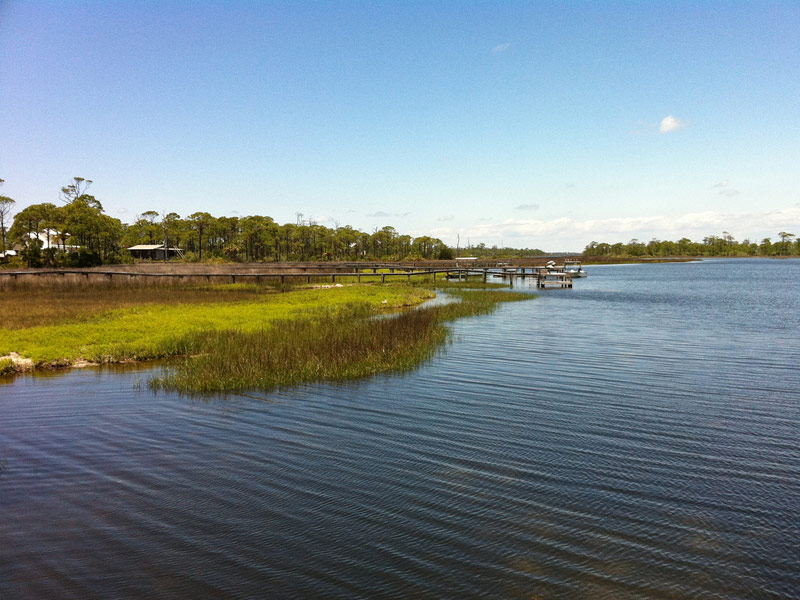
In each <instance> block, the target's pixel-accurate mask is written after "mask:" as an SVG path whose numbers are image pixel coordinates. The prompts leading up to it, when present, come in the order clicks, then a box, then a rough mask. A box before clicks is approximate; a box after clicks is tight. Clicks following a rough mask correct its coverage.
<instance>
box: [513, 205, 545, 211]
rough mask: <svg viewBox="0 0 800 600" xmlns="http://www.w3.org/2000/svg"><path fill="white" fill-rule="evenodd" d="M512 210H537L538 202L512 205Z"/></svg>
mask: <svg viewBox="0 0 800 600" xmlns="http://www.w3.org/2000/svg"><path fill="white" fill-rule="evenodd" d="M514 210H539V205H538V204H519V205H517V206H515V207H514Z"/></svg>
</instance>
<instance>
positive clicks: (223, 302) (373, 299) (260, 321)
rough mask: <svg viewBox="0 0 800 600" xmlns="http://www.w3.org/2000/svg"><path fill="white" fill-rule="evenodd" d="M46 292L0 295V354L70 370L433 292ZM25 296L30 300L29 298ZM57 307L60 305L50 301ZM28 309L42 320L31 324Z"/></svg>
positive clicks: (237, 288) (245, 288) (388, 288)
mask: <svg viewBox="0 0 800 600" xmlns="http://www.w3.org/2000/svg"><path fill="white" fill-rule="evenodd" d="M62 292H63V294H61V295H57V296H56V297H55V298H53V297H52V296H49V295H48V294H47V293H44V294H33V295H29V294H22V295H14V296H15V297H13V298H12V299H10V300H9V299H8V298H6V295H5V294H4V295H3V301H4V309H3V310H4V311H5V313H4V314H7V315H8V316H9V318H8V321H9V322H8V323H7V321H5V320H4V321H2V329H0V356H3V355H7V354H9V353H11V352H17V353H18V354H19V355H21V356H22V357H24V358H30V359H32V360H33V361H34V363H35V364H36V365H37V366H40V367H41V366H67V365H69V364H71V363H74V362H75V361H79V360H87V361H90V362H119V361H125V360H145V359H153V358H163V357H168V356H174V355H182V354H187V353H193V352H194V351H195V349H194V347H193V346H191V345H187V340H191V339H196V337H197V336H198V335H201V334H204V333H210V332H213V331H216V330H231V331H239V332H248V331H260V330H262V329H264V328H266V327H269V324H270V323H271V322H273V321H279V320H288V319H294V318H301V317H305V316H307V314H308V312H309V311H317V310H326V309H328V310H334V311H335V310H340V309H344V308H345V307H348V306H350V305H352V304H354V303H357V304H366V305H369V306H370V307H371V310H374V311H381V310H386V309H390V308H399V307H403V306H410V305H414V304H419V303H420V302H422V301H423V300H425V299H426V298H429V297H431V296H432V295H433V294H432V292H430V291H429V290H426V289H423V288H415V287H410V286H398V285H385V286H375V285H362V286H344V287H336V288H327V289H298V290H295V291H291V292H289V293H282V294H278V293H275V292H274V291H272V290H270V289H268V288H266V289H265V288H261V287H259V286H255V285H248V284H236V285H230V286H207V288H203V287H199V288H198V287H190V286H185V287H163V288H161V287H154V288H153V289H149V288H144V289H135V288H133V289H124V292H120V291H119V290H115V289H113V288H111V287H109V288H107V289H104V288H102V287H101V288H96V287H92V288H90V289H85V288H84V289H68V290H62ZM26 299H27V301H26ZM56 302H58V303H59V306H57V307H51V306H49V304H50V303H56ZM17 311H27V312H30V313H31V314H33V315H36V316H37V317H38V319H37V321H38V322H36V321H35V323H37V324H32V323H31V318H30V316H27V317H22V316H21V315H19V314H17Z"/></svg>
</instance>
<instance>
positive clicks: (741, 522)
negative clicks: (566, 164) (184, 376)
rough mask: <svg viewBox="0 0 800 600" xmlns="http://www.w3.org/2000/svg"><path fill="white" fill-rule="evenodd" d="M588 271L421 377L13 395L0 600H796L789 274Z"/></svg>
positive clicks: (466, 339)
mask: <svg viewBox="0 0 800 600" xmlns="http://www.w3.org/2000/svg"><path fill="white" fill-rule="evenodd" d="M588 271H589V278H588V279H585V280H582V281H578V282H576V285H575V288H574V289H572V290H548V291H546V292H544V293H543V294H542V296H541V298H540V299H538V300H535V301H533V302H526V303H515V304H510V305H506V306H503V307H502V308H501V309H500V311H499V312H498V313H496V314H494V315H491V316H487V317H480V318H475V319H470V320H465V321H461V322H458V323H456V324H455V326H454V330H455V340H454V343H453V345H451V346H449V347H448V348H447V349H446V350H445V351H444V352H443V353H441V355H440V356H438V357H437V358H436V359H435V360H434V361H433V362H432V363H430V364H428V365H426V366H424V367H423V368H420V369H419V370H417V371H415V372H413V373H411V374H408V375H405V376H387V377H377V378H373V379H369V380H365V381H361V382H353V383H348V384H345V385H314V386H307V387H303V388H299V389H293V390H287V391H283V392H279V393H273V394H268V395H266V394H262V395H258V394H256V395H252V396H237V397H234V398H229V399H225V400H221V399H216V400H200V399H191V398H185V397H183V398H182V397H179V396H176V395H168V394H159V395H152V394H151V393H149V392H147V391H137V390H136V389H135V383H136V381H139V380H142V381H144V380H146V378H147V377H148V372H147V370H144V369H142V370H139V371H123V372H113V371H108V370H106V371H99V372H98V371H92V370H84V371H74V372H71V373H68V374H61V375H58V376H51V377H35V378H34V377H26V378H20V379H17V380H15V381H14V382H13V383H7V384H5V385H0V459H3V458H4V459H5V466H4V469H3V471H2V473H1V474H0V598H2V599H3V600H10V599H13V598H47V599H51V598H174V597H184V598H211V597H214V598H217V597H232V598H250V597H264V598H267V597H269V598H479V597H480V598H528V599H530V598H593V599H594V598H725V599H731V598H800V547H799V546H798V544H800V369H799V368H798V365H800V335H798V334H799V333H800V261H760V260H754V261H710V262H704V263H699V264H674V265H635V266H609V267H589V268H588ZM525 286H527V283H526V284H525ZM523 289H527V288H523Z"/></svg>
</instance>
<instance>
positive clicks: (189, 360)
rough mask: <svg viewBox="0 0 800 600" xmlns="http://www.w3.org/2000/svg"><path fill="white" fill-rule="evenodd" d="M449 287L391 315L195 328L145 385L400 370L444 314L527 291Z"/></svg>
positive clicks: (246, 384) (210, 388)
mask: <svg viewBox="0 0 800 600" xmlns="http://www.w3.org/2000/svg"><path fill="white" fill-rule="evenodd" d="M452 294H453V295H456V296H458V298H459V299H460V302H455V303H450V304H445V305H438V306H430V307H422V308H418V309H415V310H409V311H405V312H403V313H400V314H398V315H397V316H395V317H394V318H391V319H377V320H376V319H369V318H367V317H368V316H369V315H370V314H374V313H373V312H371V311H370V310H369V308H368V307H365V306H351V307H348V308H347V309H346V310H340V311H338V312H330V311H327V312H322V313H316V314H311V313H309V314H307V315H305V316H304V317H303V318H298V319H294V320H292V321H285V322H275V323H273V324H272V326H271V327H269V328H266V329H262V330H259V331H251V332H239V331H215V332H213V333H211V334H208V335H206V334H195V335H192V336H190V337H189V338H188V339H186V340H185V342H184V343H185V345H186V346H187V347H191V348H194V349H196V352H197V353H198V355H197V356H191V357H186V358H183V359H182V360H181V361H180V362H179V363H178V364H177V365H175V366H172V367H167V368H165V369H164V370H163V372H162V373H161V375H160V376H158V377H154V378H152V379H151V380H150V381H149V383H148V385H149V386H150V388H152V389H167V390H176V391H178V392H181V393H223V394H224V393H229V392H236V391H244V390H272V389H274V388H277V387H282V386H289V385H296V384H298V383H302V382H313V381H320V380H342V379H353V378H358V377H364V376H368V375H373V374H376V373H381V372H387V371H405V370H408V369H412V368H414V367H416V366H418V365H419V364H421V363H423V362H424V361H425V360H427V359H429V358H430V357H431V356H433V354H434V353H435V352H436V351H437V349H439V348H440V347H441V346H442V344H443V343H445V342H446V341H447V340H448V339H449V330H448V329H447V327H446V326H445V323H446V322H447V321H452V320H454V319H458V318H462V317H466V316H474V315H480V314H486V313H490V312H492V311H494V310H495V309H496V308H497V306H498V304H499V303H501V302H511V301H518V300H526V299H530V298H532V297H533V296H531V295H529V294H521V293H518V292H508V291H495V290H491V291H466V290H459V289H454V290H453V291H452Z"/></svg>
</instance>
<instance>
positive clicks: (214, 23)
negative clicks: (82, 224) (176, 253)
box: [0, 0, 800, 251]
mask: <svg viewBox="0 0 800 600" xmlns="http://www.w3.org/2000/svg"><path fill="white" fill-rule="evenodd" d="M73 176H81V177H85V178H88V179H92V180H93V181H94V184H93V186H92V188H91V192H92V193H94V195H95V196H97V198H98V199H99V200H100V201H101V202H102V203H103V205H104V207H105V209H106V212H107V213H108V214H110V215H112V216H115V217H119V218H121V219H122V220H123V221H126V222H130V221H132V220H133V219H135V217H136V215H137V214H140V213H142V212H144V211H146V210H156V211H159V212H162V211H175V212H178V213H179V214H180V215H181V216H187V215H188V214H191V213H193V212H196V211H200V210H202V211H208V212H210V213H212V214H214V215H223V214H224V215H247V214H264V215H270V216H272V217H273V218H274V219H275V220H277V221H279V222H281V223H284V222H294V221H296V219H297V216H296V215H297V213H302V214H303V218H304V219H307V218H313V219H314V220H315V221H317V222H319V223H322V224H324V225H327V226H334V225H335V224H336V223H337V222H338V223H339V224H341V225H346V224H349V225H352V226H354V227H357V228H360V229H362V230H367V231H371V230H373V229H374V228H375V227H383V226H384V225H392V226H394V227H395V228H396V229H397V230H398V231H400V232H402V233H410V234H412V235H425V234H429V235H430V234H433V235H436V236H438V237H441V238H442V239H443V240H445V241H447V242H448V243H453V244H455V242H456V239H457V236H460V239H461V245H462V246H463V245H465V244H466V243H467V241H468V240H469V241H470V242H471V243H473V244H477V243H479V242H484V243H486V244H487V245H493V244H505V245H514V246H519V247H531V248H533V247H538V248H542V249H545V250H552V251H556V250H580V249H582V248H583V246H585V245H586V244H587V243H589V242H590V241H592V240H596V241H609V242H616V241H623V242H627V241H629V240H630V239H632V238H638V239H640V240H642V241H648V240H650V239H651V238H653V237H656V238H659V239H677V238H679V237H682V236H687V237H690V238H692V239H702V238H703V237H704V236H706V235H721V234H722V232H723V231H728V232H730V233H731V234H732V235H734V236H735V237H736V238H737V239H739V240H741V239H743V238H745V237H749V238H751V239H759V240H760V238H761V237H765V236H771V237H772V238H773V239H775V238H776V237H777V232H778V231H782V230H785V231H790V232H793V233H797V234H798V235H800V3H797V2H778V3H772V2H748V3H745V2H728V3H725V2H714V3H711V2H700V3H685V2H673V3H661V2H659V3H656V2H623V3H605V2H600V3H590V2H552V3H550V2H505V3H500V2H444V1H442V2H406V1H404V2H399V1H398V2H379V1H372V2H359V3H356V2H336V1H333V2H300V1H295V2H283V3H278V2H224V3H223V2H197V1H195V2H168V1H159V2H156V1H151V2H132V1H128V2H115V1H102V2H100V1H98V2H63V1H62V2H36V1H24V2H22V1H15V0H0V178H3V179H5V180H6V183H5V185H4V186H3V188H2V189H0V193H2V194H4V195H7V196H10V197H12V198H14V199H15V200H17V207H18V208H22V207H24V206H27V205H28V204H33V203H38V202H58V190H59V189H60V187H61V186H63V185H65V184H67V183H68V182H69V181H70V180H71V178H72V177H73Z"/></svg>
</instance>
